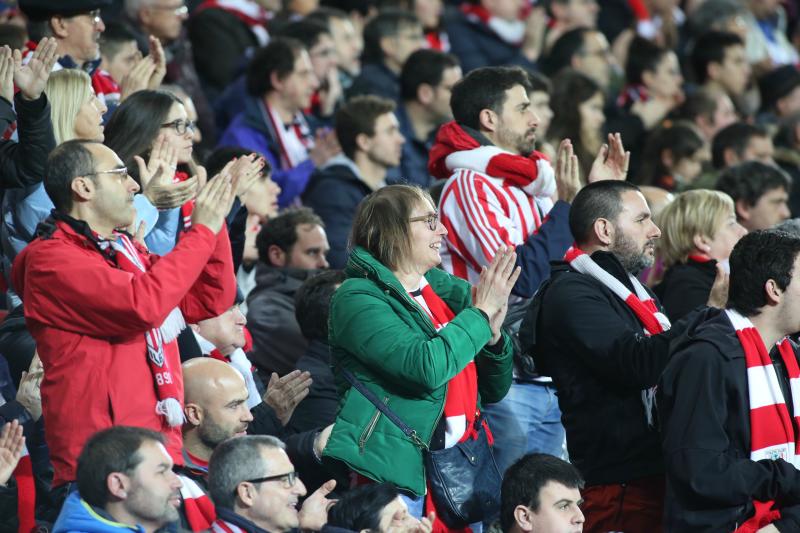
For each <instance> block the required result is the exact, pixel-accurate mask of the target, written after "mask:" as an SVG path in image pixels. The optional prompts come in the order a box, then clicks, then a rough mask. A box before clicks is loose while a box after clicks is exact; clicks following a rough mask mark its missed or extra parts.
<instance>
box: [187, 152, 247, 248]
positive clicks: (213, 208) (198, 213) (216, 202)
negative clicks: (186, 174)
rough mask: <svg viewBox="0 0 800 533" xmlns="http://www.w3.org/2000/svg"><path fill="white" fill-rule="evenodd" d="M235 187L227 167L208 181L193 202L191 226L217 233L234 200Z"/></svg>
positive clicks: (235, 184)
mask: <svg viewBox="0 0 800 533" xmlns="http://www.w3.org/2000/svg"><path fill="white" fill-rule="evenodd" d="M192 179H195V178H192ZM236 187H237V180H236V178H233V177H232V176H231V174H230V171H229V167H228V166H226V167H225V168H224V169H222V171H221V172H220V173H219V174H217V175H216V176H214V177H213V178H212V179H210V180H208V183H206V185H205V186H204V187H203V188H202V189H200V193H199V194H198V195H197V199H196V200H195V204H194V211H193V212H192V225H193V226H196V225H203V226H206V227H207V228H208V229H210V230H211V231H213V232H214V233H219V231H220V230H221V229H222V226H223V224H224V223H225V217H226V216H227V215H228V213H229V212H230V210H231V207H232V206H233V200H234V198H236V195H235V194H234V190H235V189H236Z"/></svg>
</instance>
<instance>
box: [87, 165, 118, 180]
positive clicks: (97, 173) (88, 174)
mask: <svg viewBox="0 0 800 533" xmlns="http://www.w3.org/2000/svg"><path fill="white" fill-rule="evenodd" d="M100 174H117V175H118V176H120V177H121V178H127V177H128V167H120V168H112V169H111V170H98V171H97V172H89V173H87V174H84V176H99V175H100Z"/></svg>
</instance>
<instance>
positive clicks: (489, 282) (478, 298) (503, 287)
mask: <svg viewBox="0 0 800 533" xmlns="http://www.w3.org/2000/svg"><path fill="white" fill-rule="evenodd" d="M516 262H517V254H516V252H515V251H514V248H513V247H511V246H501V247H500V248H499V249H498V250H497V252H496V253H495V256H494V259H492V262H491V264H489V266H488V267H483V270H481V275H480V278H479V279H478V284H477V285H476V286H475V296H474V302H475V307H477V308H478V309H480V310H481V311H483V312H484V313H486V316H488V317H489V326H490V327H491V328H492V340H491V343H492V344H496V343H497V342H498V341H499V340H500V338H501V337H502V332H501V329H500V327H501V326H502V325H503V321H504V320H505V318H506V312H507V311H508V297H509V296H510V295H511V289H513V288H514V284H515V283H516V282H517V279H519V275H520V272H522V269H521V268H520V267H518V266H517V267H515V266H514V265H515V264H516Z"/></svg>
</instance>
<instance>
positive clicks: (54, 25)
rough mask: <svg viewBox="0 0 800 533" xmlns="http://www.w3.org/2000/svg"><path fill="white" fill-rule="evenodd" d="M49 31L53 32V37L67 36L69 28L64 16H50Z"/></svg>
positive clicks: (63, 37) (62, 37)
mask: <svg viewBox="0 0 800 533" xmlns="http://www.w3.org/2000/svg"><path fill="white" fill-rule="evenodd" d="M50 31H51V32H53V37H56V38H58V39H65V38H67V37H69V30H68V29H67V24H66V21H65V20H64V17H62V16H60V15H56V16H55V17H50Z"/></svg>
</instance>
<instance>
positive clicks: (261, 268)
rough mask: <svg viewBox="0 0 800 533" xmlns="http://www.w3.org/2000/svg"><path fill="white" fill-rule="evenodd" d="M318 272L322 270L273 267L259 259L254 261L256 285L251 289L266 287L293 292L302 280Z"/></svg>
mask: <svg viewBox="0 0 800 533" xmlns="http://www.w3.org/2000/svg"><path fill="white" fill-rule="evenodd" d="M320 272H322V270H318V269H312V270H305V269H302V268H290V267H275V266H272V265H268V264H266V263H263V262H261V261H259V262H258V263H256V286H255V288H253V291H256V290H259V289H264V288H268V289H271V290H281V291H282V292H286V293H287V294H289V293H291V294H294V293H295V291H296V290H297V289H298V288H299V287H300V285H302V284H303V282H304V281H306V280H307V279H309V278H313V277H314V276H316V275H317V274H319V273H320Z"/></svg>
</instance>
